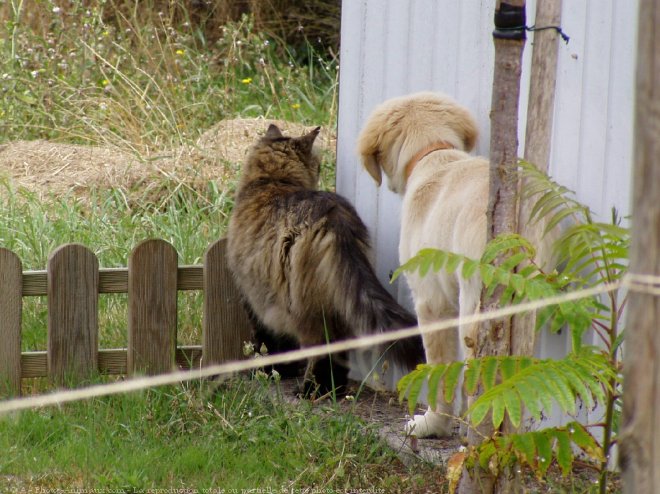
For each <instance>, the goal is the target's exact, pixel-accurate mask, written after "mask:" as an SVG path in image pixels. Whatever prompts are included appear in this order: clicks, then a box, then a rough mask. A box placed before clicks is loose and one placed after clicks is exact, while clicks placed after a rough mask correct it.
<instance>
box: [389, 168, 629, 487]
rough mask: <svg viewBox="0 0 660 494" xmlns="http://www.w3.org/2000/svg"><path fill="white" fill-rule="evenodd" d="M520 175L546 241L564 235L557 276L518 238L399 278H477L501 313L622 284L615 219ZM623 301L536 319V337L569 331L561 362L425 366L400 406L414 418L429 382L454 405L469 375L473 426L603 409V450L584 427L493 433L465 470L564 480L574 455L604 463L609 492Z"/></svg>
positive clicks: (439, 258) (557, 308)
mask: <svg viewBox="0 0 660 494" xmlns="http://www.w3.org/2000/svg"><path fill="white" fill-rule="evenodd" d="M520 166H521V173H522V174H523V176H524V178H525V188H524V191H523V194H522V195H523V198H524V199H534V200H535V203H534V206H533V208H532V210H531V211H530V221H532V222H535V223H538V224H539V225H540V226H542V227H543V229H544V234H546V235H547V234H550V233H551V232H553V233H554V232H555V231H556V230H557V229H561V233H560V234H559V235H555V236H557V237H558V238H557V240H556V241H555V242H554V246H553V251H554V253H555V255H556V258H557V262H556V265H557V266H558V268H557V269H556V270H553V271H551V272H546V271H544V270H543V269H541V267H539V266H538V265H537V264H536V262H535V256H536V251H537V249H536V248H535V246H534V245H532V244H531V243H530V242H529V241H528V240H526V239H525V238H523V237H521V236H520V235H514V234H511V235H501V236H499V237H497V238H495V239H493V240H492V241H491V242H489V243H488V244H487V245H486V248H485V250H484V254H483V255H482V257H481V259H478V260H477V259H470V258H468V257H466V256H463V255H460V254H456V253H452V252H447V251H442V250H437V249H423V250H421V251H420V252H418V253H417V255H415V256H413V257H412V258H411V259H409V260H408V261H407V262H406V263H405V264H403V265H402V266H401V267H400V268H399V269H397V271H396V272H395V273H394V277H395V278H396V277H397V276H399V275H400V274H401V273H404V272H406V273H417V274H418V275H419V276H426V275H427V274H428V273H429V272H430V271H431V270H433V271H440V270H444V271H445V272H447V273H455V274H456V275H457V276H462V277H463V278H471V277H475V276H477V277H479V278H480V279H481V281H482V284H483V293H484V294H485V295H486V296H491V295H492V294H493V293H494V292H495V290H499V292H498V293H501V295H500V299H499V302H500V305H501V306H507V305H512V304H519V303H521V302H533V301H541V300H543V299H546V298H549V297H556V296H560V295H562V294H564V293H566V292H567V291H570V290H577V289H584V288H590V287H594V286H597V285H599V284H602V283H610V282H615V281H618V280H620V279H621V277H622V276H623V275H624V274H625V272H626V270H627V258H628V248H629V234H628V230H627V229H626V228H624V227H622V226H621V221H620V218H619V217H618V214H617V212H616V210H613V212H612V221H611V223H603V222H597V221H594V216H595V215H594V214H593V212H592V211H590V210H589V208H588V207H586V206H584V205H582V204H580V203H579V202H577V201H576V200H575V199H574V198H573V197H572V192H571V191H570V190H569V189H567V188H566V187H563V186H561V185H559V184H557V183H556V182H554V181H552V180H551V179H550V178H548V177H547V176H546V175H545V174H543V173H541V172H539V171H538V170H537V169H536V168H535V167H534V166H533V165H531V164H529V163H526V162H521V164H520ZM546 241H547V240H546ZM625 302H626V297H625V296H622V297H620V294H619V293H618V290H617V289H614V290H611V291H610V292H608V294H607V295H606V297H587V298H582V299H579V300H573V301H565V302H560V303H557V304H554V305H550V306H547V307H543V308H541V309H540V310H538V311H537V312H536V327H537V329H538V328H541V327H544V326H545V327H548V328H549V329H550V330H551V331H554V332H556V331H559V330H562V329H564V328H567V329H568V331H569V332H570V336H571V341H572V347H573V349H572V351H571V352H570V353H569V354H568V355H567V356H566V357H565V358H563V359H560V360H554V359H544V360H540V359H534V358H531V357H524V356H523V357H521V356H503V357H489V356H485V357H481V358H478V359H473V360H469V361H467V362H453V363H451V364H440V365H421V366H418V368H417V369H416V370H415V371H413V372H411V373H410V374H408V375H407V376H404V377H403V378H402V379H401V380H400V382H399V384H398V390H399V398H400V400H403V399H404V398H406V397H407V399H408V404H409V408H410V411H411V413H412V412H413V410H414V408H415V406H416V404H417V402H418V400H419V396H420V393H421V390H422V387H423V385H424V383H425V382H428V401H429V403H435V402H436V401H437V400H438V399H439V398H440V397H441V396H442V397H443V398H444V399H445V400H446V401H447V402H449V401H451V400H452V399H453V396H454V394H455V392H456V388H457V386H458V384H459V376H460V374H461V371H463V374H464V384H463V388H464V391H465V393H466V394H467V395H478V398H476V399H475V400H474V402H473V403H472V404H471V406H470V407H469V408H468V410H467V412H466V415H467V416H468V420H469V424H470V426H472V427H476V426H477V425H479V424H480V423H481V422H482V421H483V420H484V419H485V418H486V417H487V416H488V413H489V412H490V414H491V419H492V423H493V425H494V427H495V429H498V428H499V427H500V426H501V425H502V424H503V422H504V419H505V417H506V418H508V419H509V421H510V423H511V425H512V426H514V427H516V428H517V427H520V426H521V425H522V420H523V416H524V413H525V412H527V413H528V414H529V416H530V417H532V418H533V419H535V420H537V421H538V420H540V419H541V418H542V412H543V411H547V410H551V409H552V408H553V406H555V405H556V406H557V407H558V408H559V410H561V411H562V412H564V413H568V414H571V415H573V414H575V413H576V412H577V409H576V405H577V403H578V402H582V403H583V404H584V405H585V406H586V407H588V408H594V407H595V406H602V407H604V408H605V420H604V422H603V423H602V424H599V426H602V427H603V429H604V435H603V436H604V438H603V440H602V443H599V442H598V441H597V440H596V439H595V438H594V436H592V435H591V434H589V433H588V432H587V431H586V429H585V428H584V427H583V426H582V425H580V424H578V423H571V424H569V425H568V426H566V427H555V428H546V429H543V430H540V431H534V432H526V433H520V434H505V435H501V434H500V433H496V434H495V435H494V436H493V437H489V438H485V440H484V442H483V443H482V444H481V445H480V446H479V447H478V448H475V449H473V450H472V451H470V454H469V455H468V457H467V460H466V462H467V463H466V464H467V465H468V466H471V467H474V466H475V465H479V466H481V468H484V469H486V470H490V471H491V472H492V473H493V474H494V475H497V473H498V472H499V468H500V467H501V466H503V465H510V464H512V463H514V462H519V463H524V464H528V465H529V466H530V467H531V468H532V469H533V470H534V471H535V472H536V473H537V475H538V476H539V477H542V476H543V475H544V474H545V472H546V471H547V469H548V467H549V466H550V464H551V462H552V461H553V460H554V461H556V462H557V464H558V465H559V466H560V468H561V470H562V472H563V473H564V474H567V473H568V472H569V471H570V469H571V467H572V464H573V460H574V455H573V450H572V447H573V446H575V447H577V448H578V449H580V450H582V451H583V452H584V453H586V454H587V455H588V456H589V457H590V458H591V459H592V460H594V461H596V462H599V463H600V464H599V469H600V471H601V478H600V486H601V487H600V488H601V492H603V491H602V489H604V488H605V485H606V480H607V457H608V455H609V450H610V448H611V445H612V444H613V440H612V437H613V435H614V434H615V433H616V427H617V424H618V422H619V419H618V415H619V414H620V404H619V402H618V400H619V398H618V396H619V395H620V392H619V388H620V385H621V369H620V365H619V358H620V357H619V353H620V350H621V343H622V341H623V334H624V331H623V330H622V329H621V328H620V327H619V320H620V317H621V311H622V308H623V306H624V305H625ZM588 329H592V330H593V331H594V332H595V334H596V335H597V336H598V337H599V338H600V339H601V341H602V343H603V346H604V348H605V349H604V350H603V349H601V348H598V347H588V346H584V345H583V342H582V339H583V335H584V333H585V332H586V331H587V330H588ZM441 392H442V395H441V394H440V393H441Z"/></svg>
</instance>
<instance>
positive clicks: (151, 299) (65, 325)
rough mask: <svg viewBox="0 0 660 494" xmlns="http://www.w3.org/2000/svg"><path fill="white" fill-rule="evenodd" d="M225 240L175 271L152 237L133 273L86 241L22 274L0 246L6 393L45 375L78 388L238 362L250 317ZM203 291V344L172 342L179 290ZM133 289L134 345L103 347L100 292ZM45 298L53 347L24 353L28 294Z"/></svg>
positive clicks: (0, 391) (162, 244) (1, 382)
mask: <svg viewBox="0 0 660 494" xmlns="http://www.w3.org/2000/svg"><path fill="white" fill-rule="evenodd" d="M225 249H226V240H225V239H220V240H218V241H217V242H215V243H213V244H212V245H210V246H209V248H208V249H207V251H206V252H205V254H204V258H203V264H202V265H197V266H179V265H178V254H177V252H176V250H175V249H174V247H172V245H171V244H169V243H168V242H166V241H164V240H159V239H152V240H145V241H144V242H142V243H140V244H139V245H138V246H136V247H135V249H134V250H133V251H132V253H131V255H130V257H129V260H128V267H127V268H110V269H108V268H99V261H98V259H97V257H96V256H95V255H94V253H93V252H91V251H90V250H89V249H88V248H87V247H85V246H83V245H81V244H67V245H63V246H61V247H59V248H57V249H56V250H55V251H53V252H52V253H51V255H50V257H49V259H48V264H47V269H46V270H45V271H26V272H23V271H22V265H21V261H20V259H19V258H18V256H17V255H16V254H15V253H13V252H12V251H10V250H7V249H3V248H0V395H2V396H6V395H18V394H20V390H21V379H23V378H33V377H49V378H50V379H51V380H52V381H53V383H55V384H57V385H75V384H76V383H77V382H80V381H83V380H85V379H86V378H88V377H90V376H93V375H95V374H97V373H101V374H127V375H133V374H135V373H139V374H158V373H164V372H169V371H171V370H173V369H176V368H180V369H181V368H196V367H198V366H200V365H212V364H218V363H221V362H224V361H228V360H236V359H239V358H241V356H242V343H243V341H245V340H247V339H249V337H250V330H249V321H248V319H247V315H246V313H245V311H244V309H243V306H242V304H241V301H240V296H239V294H238V291H237V288H236V286H235V285H234V283H233V280H232V277H231V274H230V272H229V270H228V267H227V264H226V261H225ZM179 290H202V292H203V299H204V302H203V322H202V324H203V327H202V345H201V346H188V347H179V348H177V346H176V341H177V340H176V335H177V291H179ZM108 293H128V317H127V319H128V321H127V328H128V345H127V348H124V349H99V348H98V331H99V323H98V321H99V309H98V300H99V294H108ZM44 295H45V296H46V297H47V307H48V350H47V351H41V352H23V353H21V319H22V300H23V297H30V296H44Z"/></svg>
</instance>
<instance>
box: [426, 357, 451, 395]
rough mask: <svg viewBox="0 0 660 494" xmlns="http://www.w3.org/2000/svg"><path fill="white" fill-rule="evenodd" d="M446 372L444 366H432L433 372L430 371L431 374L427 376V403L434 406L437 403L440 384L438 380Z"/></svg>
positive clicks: (445, 366)
mask: <svg viewBox="0 0 660 494" xmlns="http://www.w3.org/2000/svg"><path fill="white" fill-rule="evenodd" d="M446 372H447V365H446V364H437V365H435V366H433V370H431V373H430V374H429V378H428V382H429V388H428V389H429V391H428V400H429V403H432V404H435V403H437V402H438V383H439V382H440V379H442V377H443V376H444V375H445V373H446Z"/></svg>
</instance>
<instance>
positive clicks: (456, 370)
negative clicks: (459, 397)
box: [444, 361, 465, 403]
mask: <svg viewBox="0 0 660 494" xmlns="http://www.w3.org/2000/svg"><path fill="white" fill-rule="evenodd" d="M464 365H465V364H464V363H463V362H461V361H459V362H452V363H451V364H450V365H449V368H448V369H447V374H445V380H444V384H445V401H446V402H447V403H450V402H452V401H453V400H454V392H455V391H456V387H457V386H458V380H459V378H460V377H461V371H462V370H463V366H464Z"/></svg>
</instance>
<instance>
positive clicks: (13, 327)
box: [0, 248, 23, 396]
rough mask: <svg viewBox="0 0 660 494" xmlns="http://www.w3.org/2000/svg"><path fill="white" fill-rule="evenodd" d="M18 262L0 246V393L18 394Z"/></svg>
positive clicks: (14, 255)
mask: <svg viewBox="0 0 660 494" xmlns="http://www.w3.org/2000/svg"><path fill="white" fill-rule="evenodd" d="M22 277H23V272H22V266H21V261H20V259H19V258H18V256H17V255H16V254H14V253H13V252H12V251H10V250H7V249H3V248H0V341H1V342H2V344H0V396H7V395H9V396H13V395H20V393H21V314H22V305H23V303H22V298H21V288H22V285H23V282H22Z"/></svg>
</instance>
